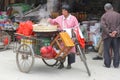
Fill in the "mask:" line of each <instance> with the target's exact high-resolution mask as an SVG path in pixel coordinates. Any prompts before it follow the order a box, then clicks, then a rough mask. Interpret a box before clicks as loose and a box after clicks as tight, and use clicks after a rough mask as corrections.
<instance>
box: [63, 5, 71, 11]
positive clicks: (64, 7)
mask: <svg viewBox="0 0 120 80" xmlns="http://www.w3.org/2000/svg"><path fill="white" fill-rule="evenodd" d="M62 9H65V10H67V11H68V12H70V6H69V5H68V4H66V3H64V4H62Z"/></svg>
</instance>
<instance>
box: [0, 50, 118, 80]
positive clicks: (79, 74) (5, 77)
mask: <svg viewBox="0 0 120 80" xmlns="http://www.w3.org/2000/svg"><path fill="white" fill-rule="evenodd" d="M95 55H97V54H96V53H94V52H90V53H89V54H86V57H87V63H88V66H89V69H90V71H91V76H90V77H89V76H88V74H87V71H86V69H85V67H84V65H83V63H82V62H81V60H80V59H79V57H78V56H77V57H76V63H74V64H73V65H72V67H73V68H72V69H71V70H67V69H65V68H64V69H62V70H59V69H57V68H56V67H53V68H51V67H48V66H46V65H45V64H44V63H43V62H42V60H41V59H38V58H36V59H35V64H34V66H33V68H32V70H31V71H30V73H22V72H20V71H19V70H18V68H17V65H16V54H15V53H13V51H12V50H7V51H3V52H0V80H119V79H120V68H117V69H115V68H114V67H113V66H112V67H111V68H105V67H103V60H97V61H94V60H92V58H93V57H94V56H95ZM65 66H66V63H65Z"/></svg>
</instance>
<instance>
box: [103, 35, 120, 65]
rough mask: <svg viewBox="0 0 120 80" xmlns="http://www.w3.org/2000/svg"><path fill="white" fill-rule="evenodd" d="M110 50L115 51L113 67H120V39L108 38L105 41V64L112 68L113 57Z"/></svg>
mask: <svg viewBox="0 0 120 80" xmlns="http://www.w3.org/2000/svg"><path fill="white" fill-rule="evenodd" d="M110 48H112V49H113V52H114V57H113V66H114V67H118V66H119V40H118V38H112V37H109V38H106V39H104V64H105V66H106V67H110V65H111V55H110Z"/></svg>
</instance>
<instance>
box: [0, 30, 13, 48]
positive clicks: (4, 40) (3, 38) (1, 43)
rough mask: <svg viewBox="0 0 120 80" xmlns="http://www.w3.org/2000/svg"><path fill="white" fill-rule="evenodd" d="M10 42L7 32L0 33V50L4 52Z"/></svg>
mask: <svg viewBox="0 0 120 80" xmlns="http://www.w3.org/2000/svg"><path fill="white" fill-rule="evenodd" d="M10 42H11V37H10V35H9V34H8V33H7V32H4V31H1V32H0V48H1V49H3V50H6V49H7V48H8V46H9V44H10Z"/></svg>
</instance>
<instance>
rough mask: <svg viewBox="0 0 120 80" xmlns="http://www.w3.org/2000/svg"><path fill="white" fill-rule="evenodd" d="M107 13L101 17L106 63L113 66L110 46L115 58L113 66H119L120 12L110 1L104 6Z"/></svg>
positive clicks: (107, 65) (108, 66)
mask: <svg viewBox="0 0 120 80" xmlns="http://www.w3.org/2000/svg"><path fill="white" fill-rule="evenodd" d="M104 9H105V11H106V12H105V13H104V14H103V16H102V17H101V26H102V29H103V33H102V37H103V44H104V64H105V67H107V68H110V66H111V55H110V52H109V50H110V48H112V49H113V52H114V58H113V66H114V67H115V68H118V67H119V45H118V44H119V43H118V34H119V32H120V30H119V29H120V14H119V13H117V12H115V11H114V10H113V6H112V5H111V4H110V3H107V4H105V6H104Z"/></svg>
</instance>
